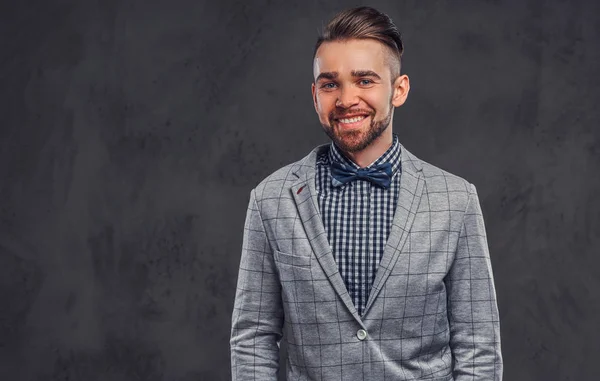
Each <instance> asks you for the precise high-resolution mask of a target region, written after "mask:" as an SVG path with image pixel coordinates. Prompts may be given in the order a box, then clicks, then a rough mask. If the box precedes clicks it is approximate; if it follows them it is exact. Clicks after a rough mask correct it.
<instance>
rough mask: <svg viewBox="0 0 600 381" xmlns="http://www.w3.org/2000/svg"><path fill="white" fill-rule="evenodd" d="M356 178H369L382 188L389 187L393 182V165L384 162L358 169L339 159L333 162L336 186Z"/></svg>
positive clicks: (332, 172)
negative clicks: (340, 161)
mask: <svg viewBox="0 0 600 381" xmlns="http://www.w3.org/2000/svg"><path fill="white" fill-rule="evenodd" d="M355 179H364V180H368V181H370V182H372V183H373V184H375V185H379V186H380V187H382V188H389V186H390V183H391V182H392V165H391V164H390V163H383V164H378V165H374V166H373V167H371V168H358V169H356V168H353V167H350V166H348V165H345V164H342V163H339V162H337V161H334V162H333V163H331V184H332V185H333V186H334V187H339V186H342V185H343V184H345V183H347V182H348V181H352V180H355Z"/></svg>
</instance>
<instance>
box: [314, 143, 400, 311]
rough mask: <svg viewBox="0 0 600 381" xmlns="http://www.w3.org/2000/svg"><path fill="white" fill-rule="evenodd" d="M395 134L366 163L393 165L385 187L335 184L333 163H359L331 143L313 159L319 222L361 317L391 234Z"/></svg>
mask: <svg viewBox="0 0 600 381" xmlns="http://www.w3.org/2000/svg"><path fill="white" fill-rule="evenodd" d="M393 135H394V139H393V142H392V145H391V146H390V148H389V149H388V150H387V151H386V152H385V153H384V154H383V155H381V156H380V157H379V158H378V159H377V160H375V161H374V162H373V163H371V164H370V165H369V166H368V167H372V166H374V165H379V164H383V163H390V164H391V165H392V181H391V184H390V187H389V188H388V189H384V188H381V187H378V186H377V185H375V184H373V183H371V182H369V181H368V180H363V179H357V180H354V181H351V182H349V183H346V184H344V185H342V186H340V187H334V186H333V185H332V183H331V170H330V165H331V163H332V162H334V161H337V162H340V163H343V164H346V165H349V166H351V167H354V168H357V169H358V168H360V167H359V166H358V165H356V164H355V163H354V162H353V161H352V160H350V159H348V158H346V157H345V156H344V154H343V153H342V152H341V151H340V150H339V149H338V147H337V146H336V145H335V144H334V143H333V142H331V144H330V149H329V150H328V151H323V152H322V153H321V154H320V155H319V157H318V158H317V168H316V170H317V176H316V184H315V185H316V188H317V195H318V198H319V208H320V212H321V216H322V218H323V225H324V227H325V230H326V231H327V237H328V239H329V244H330V245H331V248H332V250H333V256H334V257H335V261H336V263H337V264H338V268H339V271H340V274H341V275H342V279H343V280H344V284H345V285H346V289H347V290H348V293H349V294H350V298H351V299H352V302H353V303H354V306H355V307H356V309H357V310H358V314H359V315H361V316H362V314H363V312H364V310H365V306H366V304H367V298H368V297H369V293H370V291H371V287H372V284H373V280H374V279H375V274H376V272H377V267H378V266H379V262H380V261H381V257H382V256H383V249H384V247H385V242H386V240H387V238H388V236H389V234H390V230H391V227H392V219H393V218H394V212H395V210H396V204H397V202H398V194H399V193H400V170H401V165H400V164H401V162H400V152H401V151H400V142H399V139H398V135H396V134H393Z"/></svg>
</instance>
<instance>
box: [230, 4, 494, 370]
mask: <svg viewBox="0 0 600 381" xmlns="http://www.w3.org/2000/svg"><path fill="white" fill-rule="evenodd" d="M402 52H403V44H402V40H401V38H400V34H399V33H398V30H397V29H396V27H395V26H394V24H393V23H392V21H391V20H390V18H389V17H388V16H386V15H385V14H382V13H380V12H378V11H377V10H375V9H373V8H369V7H360V8H354V9H350V10H347V11H344V12H341V13H339V14H338V15H336V16H335V17H334V18H333V19H332V20H331V21H330V22H329V23H328V24H327V26H326V28H325V30H324V33H323V35H322V36H321V37H320V38H319V39H318V41H317V44H316V46H315V52H314V60H313V63H314V64H313V72H314V83H313V84H312V96H313V101H314V106H315V110H316V112H317V115H318V117H319V121H320V123H321V125H322V126H323V129H324V131H325V133H326V134H327V135H328V136H329V138H330V139H331V142H330V143H329V144H324V145H320V146H317V147H316V148H314V149H313V150H312V151H311V152H310V153H309V154H308V155H307V156H305V157H304V158H302V159H301V160H299V161H297V162H294V163H292V164H289V165H287V166H285V167H283V168H281V169H279V170H277V171H275V172H274V173H272V174H271V175H270V176H268V177H267V178H265V179H264V180H263V181H261V182H260V183H259V184H258V185H257V186H256V187H255V188H254V189H253V190H252V191H251V192H250V201H249V205H248V210H247V214H246V221H245V225H244V237H243V244H242V255H241V260H240V269H239V276H238V283H237V291H236V296H235V305H234V311H233V317H232V330H231V341H230V344H231V361H232V363H231V365H232V367H231V370H232V377H233V379H234V380H260V381H267V380H273V381H274V380H276V379H277V373H278V368H279V344H280V341H281V339H282V337H285V339H286V343H287V347H288V357H287V361H286V363H287V379H288V380H327V381H333V380H340V381H348V380H350V381H352V380H363V381H364V380H373V381H379V380H439V381H442V380H444V381H448V380H457V381H466V380H501V379H502V372H503V368H502V356H501V352H500V327H499V317H498V307H497V303H496V292H495V287H494V281H493V275H492V268H491V262H490V256H489V250H488V245H487V239H486V232H485V226H484V221H483V216H482V213H481V207H480V204H479V199H478V196H477V191H476V189H475V186H474V185H472V184H471V183H469V182H468V181H466V180H464V179H462V178H460V177H458V176H455V175H452V174H450V173H448V172H446V171H444V170H442V169H439V168H437V167H435V166H433V165H431V164H429V163H427V162H425V161H423V160H421V159H419V158H417V157H416V156H414V155H413V154H412V153H410V152H409V151H408V150H407V149H406V148H405V147H404V146H403V145H402V144H400V142H399V139H398V136H397V135H396V134H394V133H393V132H392V127H393V126H392V124H393V116H394V109H395V108H396V107H399V106H401V105H402V104H404V102H405V100H406V98H407V96H408V92H409V89H410V84H409V79H408V76H407V75H406V74H401V58H402ZM284 331H285V336H284Z"/></svg>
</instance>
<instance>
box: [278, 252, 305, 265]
mask: <svg viewBox="0 0 600 381" xmlns="http://www.w3.org/2000/svg"><path fill="white" fill-rule="evenodd" d="M275 260H276V261H277V262H278V263H282V264H284V265H290V266H294V267H301V268H307V269H310V262H311V257H310V256H303V255H293V254H287V253H284V252H282V251H279V250H275Z"/></svg>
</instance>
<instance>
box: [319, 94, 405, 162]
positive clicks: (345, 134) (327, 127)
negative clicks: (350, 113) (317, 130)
mask: <svg viewBox="0 0 600 381" xmlns="http://www.w3.org/2000/svg"><path fill="white" fill-rule="evenodd" d="M393 110H394V106H393V105H392V104H391V102H390V111H389V113H388V114H387V115H386V116H385V117H384V118H383V119H381V120H375V114H374V113H372V112H371V113H369V115H368V116H367V118H368V117H371V123H370V124H369V128H368V129H367V130H366V131H363V130H358V131H357V130H348V131H345V130H341V129H336V128H335V123H336V121H335V116H334V113H331V114H329V124H321V125H322V126H323V130H324V131H325V133H326V134H327V136H329V138H330V139H331V140H332V141H333V143H334V144H335V145H336V146H338V148H339V149H341V150H342V151H344V152H350V153H355V152H359V151H362V150H364V149H365V148H367V147H368V146H369V145H370V144H371V143H373V142H374V141H375V140H376V139H377V138H378V137H380V136H381V134H383V132H384V131H385V130H386V129H387V128H388V127H389V125H390V121H391V120H392V112H393ZM338 115H339V114H338Z"/></svg>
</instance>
